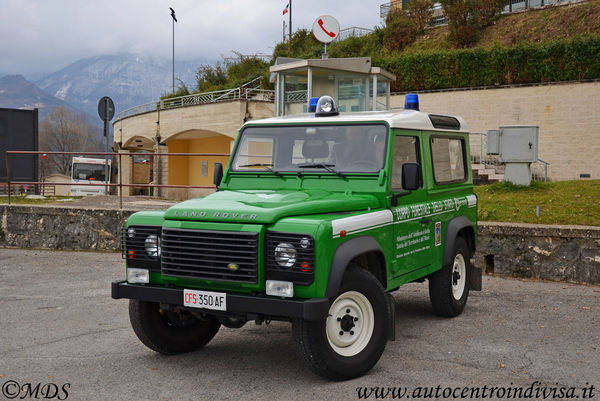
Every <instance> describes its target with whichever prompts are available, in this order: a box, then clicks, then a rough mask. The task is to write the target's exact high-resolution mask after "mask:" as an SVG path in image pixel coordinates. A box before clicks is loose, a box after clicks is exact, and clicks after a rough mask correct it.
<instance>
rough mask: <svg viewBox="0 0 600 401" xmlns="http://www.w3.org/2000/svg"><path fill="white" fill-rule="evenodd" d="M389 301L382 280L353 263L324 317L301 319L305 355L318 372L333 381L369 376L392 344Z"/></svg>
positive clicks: (298, 335)
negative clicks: (389, 324)
mask: <svg viewBox="0 0 600 401" xmlns="http://www.w3.org/2000/svg"><path fill="white" fill-rule="evenodd" d="M387 308H388V304H387V298H386V294H385V290H384V289H383V287H382V286H381V283H380V282H379V281H378V280H377V279H376V278H375V276H373V275H372V274H371V273H369V272H368V271H366V270H363V269H360V268H358V267H350V268H349V269H348V270H347V272H346V274H345V276H344V279H343V281H342V285H341V288H340V291H339V293H338V295H337V297H336V298H335V299H334V300H333V301H332V303H331V306H330V307H329V316H328V317H327V319H326V320H325V321H318V322H309V321H305V320H296V321H294V323H293V332H294V339H295V342H296V347H297V350H298V353H299V354H300V356H301V357H302V358H303V359H304V361H305V362H306V363H307V365H308V367H309V368H310V369H311V370H312V371H313V372H315V373H317V374H318V375H320V376H323V377H325V378H328V379H331V380H347V379H352V378H355V377H358V376H362V375H364V374H365V373H366V372H368V371H369V370H370V369H371V368H372V367H373V366H375V364H376V363H377V361H378V360H379V358H380V357H381V354H382V353H383V350H384V349H385V345H386V343H387V327H388V319H389V315H390V314H389V313H388V310H387Z"/></svg>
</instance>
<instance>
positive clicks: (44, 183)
mask: <svg viewBox="0 0 600 401" xmlns="http://www.w3.org/2000/svg"><path fill="white" fill-rule="evenodd" d="M11 155H43V156H45V157H46V156H49V155H68V156H81V155H87V156H103V157H104V158H108V157H110V158H111V159H112V158H113V157H115V156H116V157H117V159H118V161H119V162H118V166H119V182H118V183H105V182H102V183H97V184H96V183H88V182H86V183H82V182H78V183H73V182H47V181H13V180H11V179H10V177H11V174H10V158H9V156H11ZM123 156H126V157H136V156H138V157H139V156H147V157H161V156H185V157H189V156H203V157H230V156H231V154H230V153H114V152H46V151H20V150H19V151H17V150H13V151H7V152H6V178H7V182H6V184H5V185H6V187H7V195H8V204H9V205H10V202H11V199H10V198H11V192H12V189H11V187H12V186H21V185H23V186H27V187H29V186H41V187H42V188H43V187H44V186H56V185H69V186H72V185H77V186H95V187H105V188H107V189H108V188H109V187H118V188H119V208H120V209H122V208H123V188H124V187H125V188H132V187H136V188H183V189H195V188H198V189H216V187H215V186H214V185H169V184H124V183H123V176H122V174H123V168H122V166H123V164H122V157H123ZM106 192H107V193H108V190H107V191H106Z"/></svg>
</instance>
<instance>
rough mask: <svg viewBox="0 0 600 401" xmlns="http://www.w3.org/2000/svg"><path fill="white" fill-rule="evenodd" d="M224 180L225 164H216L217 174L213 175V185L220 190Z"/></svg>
mask: <svg viewBox="0 0 600 401" xmlns="http://www.w3.org/2000/svg"><path fill="white" fill-rule="evenodd" d="M222 179H223V163H215V172H214V174H213V183H214V184H215V187H217V188H219V185H221V180H222Z"/></svg>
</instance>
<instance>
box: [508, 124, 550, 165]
mask: <svg viewBox="0 0 600 401" xmlns="http://www.w3.org/2000/svg"><path fill="white" fill-rule="evenodd" d="M539 129H540V128H539V127H538V126H534V125H530V126H526V125H521V126H510V127H500V134H499V138H498V155H499V157H500V161H501V162H503V163H511V162H514V163H535V162H536V161H537V159H538V133H539Z"/></svg>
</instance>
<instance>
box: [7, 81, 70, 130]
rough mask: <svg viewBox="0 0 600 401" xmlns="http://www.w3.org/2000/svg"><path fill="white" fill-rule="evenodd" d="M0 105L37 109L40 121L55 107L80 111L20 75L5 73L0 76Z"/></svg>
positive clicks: (12, 107)
mask: <svg viewBox="0 0 600 401" xmlns="http://www.w3.org/2000/svg"><path fill="white" fill-rule="evenodd" d="M0 107H5V108H10V109H35V108H37V109H39V113H40V114H39V119H40V121H41V120H43V119H44V117H45V116H47V115H48V114H49V113H50V112H51V111H52V109H54V108H55V107H65V108H66V109H69V110H71V111H76V112H80V113H81V111H80V110H77V109H75V108H74V107H72V106H70V105H69V104H68V103H67V102H65V101H64V100H61V99H58V98H56V97H55V96H52V95H50V94H49V93H47V92H45V91H43V90H42V89H40V88H39V87H38V86H37V85H35V84H34V83H32V82H29V81H28V80H26V79H25V77H23V76H22V75H5V76H3V77H2V78H0Z"/></svg>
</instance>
